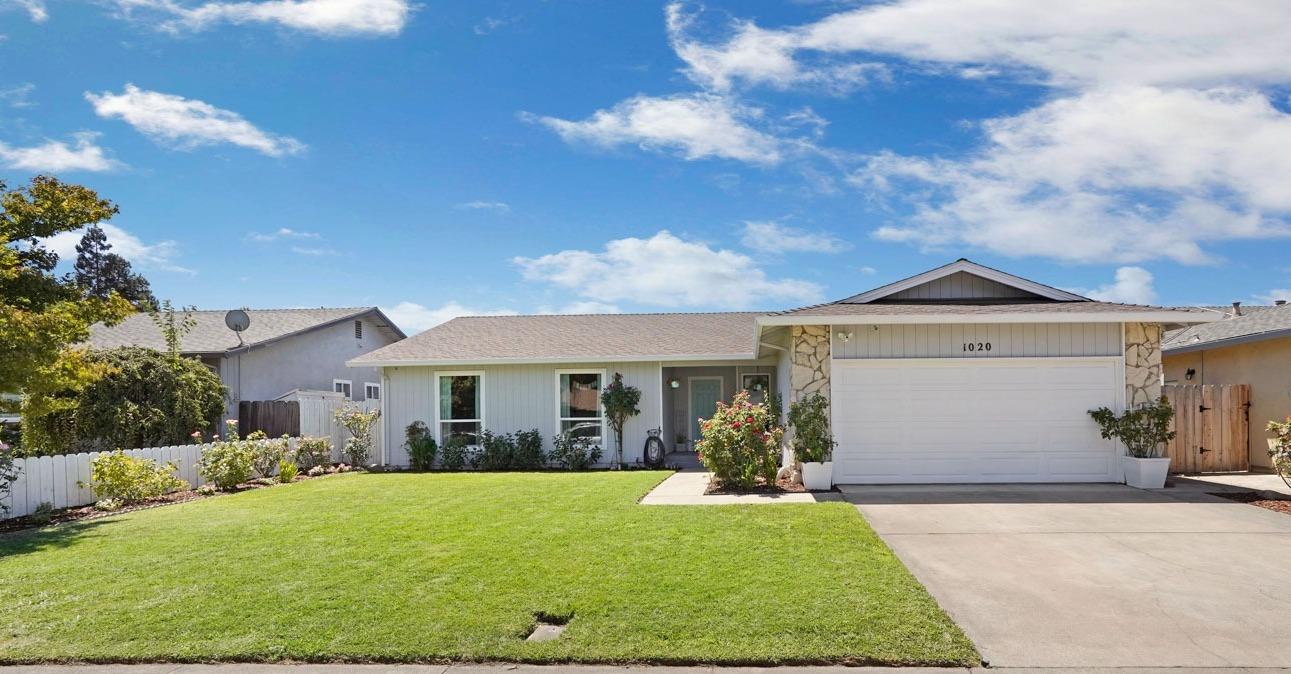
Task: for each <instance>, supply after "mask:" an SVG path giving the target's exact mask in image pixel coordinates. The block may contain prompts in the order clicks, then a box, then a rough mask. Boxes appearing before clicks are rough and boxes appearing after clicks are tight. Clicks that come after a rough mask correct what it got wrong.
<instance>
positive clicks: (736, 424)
mask: <svg viewBox="0 0 1291 674" xmlns="http://www.w3.org/2000/svg"><path fill="white" fill-rule="evenodd" d="M743 425H744V424H741V423H740V422H738V421H737V422H735V424H734V427H735V428H739V427H740V426H743Z"/></svg>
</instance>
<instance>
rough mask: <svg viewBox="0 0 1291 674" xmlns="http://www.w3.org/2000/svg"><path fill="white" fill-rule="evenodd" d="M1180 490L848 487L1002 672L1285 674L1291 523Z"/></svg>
mask: <svg viewBox="0 0 1291 674" xmlns="http://www.w3.org/2000/svg"><path fill="white" fill-rule="evenodd" d="M1177 484H1178V486H1176V487H1175V488H1171V489H1164V490H1159V491H1151V492H1149V491H1142V490H1138V489H1132V488H1130V487H1126V486H1123V485H1110V484H1109V485H1012V486H1006V485H982V486H971V485H945V486H920V487H845V488H844V491H845V493H846V495H847V498H848V500H849V501H851V502H853V503H855V504H857V508H858V509H859V510H860V511H861V513H862V514H863V515H864V516H865V518H866V520H868V521H869V523H870V525H871V526H873V527H874V529H875V531H877V532H878V533H879V535H880V536H881V537H882V538H883V540H884V541H886V542H887V544H888V545H889V546H890V547H891V548H892V549H893V550H894V551H895V552H896V554H897V556H898V557H900V558H901V561H903V562H904V563H905V565H906V566H907V567H908V568H909V569H910V571H911V572H912V573H914V575H915V576H916V577H917V578H918V579H919V580H920V581H921V582H922V583H923V584H924V586H926V587H927V588H928V590H929V592H931V593H932V595H933V596H934V597H935V598H936V599H937V601H938V603H940V604H941V606H942V607H943V608H945V609H946V611H947V612H948V613H950V615H951V617H952V618H954V620H955V622H957V623H959V625H960V626H961V627H963V629H964V631H965V633H967V634H968V636H969V638H970V639H972V640H973V643H975V644H976V645H977V647H978V649H979V650H980V652H981V653H982V656H983V658H984V659H985V660H986V661H987V662H988V663H989V664H990V665H991V666H993V667H1204V668H1223V667H1289V666H1291V633H1288V631H1287V625H1291V594H1288V591H1287V588H1286V582H1285V579H1286V578H1288V577H1291V516H1287V515H1285V514H1282V513H1277V512H1273V511H1270V510H1265V509H1262V508H1258V507H1255V506H1251V505H1247V504H1243V503H1236V502H1233V501H1229V500H1226V499H1220V498H1217V497H1213V496H1209V495H1207V494H1206V491H1207V490H1212V491H1213V490H1214V485H1213V484H1211V483H1209V482H1202V481H1191V482H1184V481H1178V482H1177Z"/></svg>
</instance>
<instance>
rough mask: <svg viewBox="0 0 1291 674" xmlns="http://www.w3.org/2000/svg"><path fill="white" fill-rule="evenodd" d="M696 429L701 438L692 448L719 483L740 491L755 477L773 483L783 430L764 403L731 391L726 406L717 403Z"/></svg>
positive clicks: (754, 483) (752, 485) (749, 486)
mask: <svg viewBox="0 0 1291 674" xmlns="http://www.w3.org/2000/svg"><path fill="white" fill-rule="evenodd" d="M792 414H793V413H792V412H790V416H792ZM700 429H701V430H702V432H703V437H702V438H701V439H700V441H699V442H698V443H696V444H695V449H696V451H697V452H698V453H699V459H700V461H703V462H704V467H706V468H708V470H710V471H712V473H713V477H714V478H715V479H716V480H717V481H718V482H719V483H721V484H723V485H727V486H731V487H735V488H737V489H744V490H748V489H753V488H754V487H756V486H757V481H758V478H761V479H762V480H763V482H764V483H765V484H775V476H776V471H777V470H778V469H779V466H778V465H777V459H778V458H779V457H780V438H781V437H783V435H784V430H783V429H781V428H780V427H779V426H777V425H776V423H775V419H774V418H773V416H772V413H771V410H770V409H768V408H767V406H766V405H755V404H753V403H751V402H749V392H748V391H740V392H739V393H737V394H735V398H734V399H733V400H732V401H731V404H729V405H727V404H726V403H723V402H719V403H717V411H715V412H714V413H713V416H712V417H711V418H709V419H705V420H703V421H701V422H700Z"/></svg>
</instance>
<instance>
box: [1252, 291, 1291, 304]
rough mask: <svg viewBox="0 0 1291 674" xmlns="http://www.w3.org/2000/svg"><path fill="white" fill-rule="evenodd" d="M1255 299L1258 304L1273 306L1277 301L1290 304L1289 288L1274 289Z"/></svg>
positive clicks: (1290, 292)
mask: <svg viewBox="0 0 1291 674" xmlns="http://www.w3.org/2000/svg"><path fill="white" fill-rule="evenodd" d="M1255 299H1256V300H1257V301H1258V302H1259V303H1260V304H1273V303H1274V302H1277V301H1278V300H1285V301H1287V302H1291V288H1274V289H1272V290H1270V291H1268V292H1266V293H1264V294H1262V295H1256V296H1255Z"/></svg>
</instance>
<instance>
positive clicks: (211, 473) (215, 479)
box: [197, 433, 257, 489]
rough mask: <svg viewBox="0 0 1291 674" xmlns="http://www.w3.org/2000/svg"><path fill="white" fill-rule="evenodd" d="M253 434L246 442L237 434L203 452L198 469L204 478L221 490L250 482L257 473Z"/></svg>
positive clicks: (209, 446)
mask: <svg viewBox="0 0 1291 674" xmlns="http://www.w3.org/2000/svg"><path fill="white" fill-rule="evenodd" d="M255 435H256V434H255V433H252V434H251V435H250V436H248V437H247V439H246V440H240V439H238V436H237V433H232V434H231V438H230V439H228V440H224V441H222V442H212V443H211V444H210V445H207V447H206V448H205V449H203V450H202V458H201V460H200V461H199V462H198V464H197V469H198V471H199V472H201V474H202V477H204V478H206V479H207V480H208V481H210V482H211V483H213V484H214V485H215V486H216V487H217V488H219V489H233V488H235V487H237V486H238V485H240V484H243V483H245V482H249V481H250V480H251V476H252V475H253V474H254V473H255V463H256V452H257V448H256V443H257V440H255V439H253V437H254V436H255Z"/></svg>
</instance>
